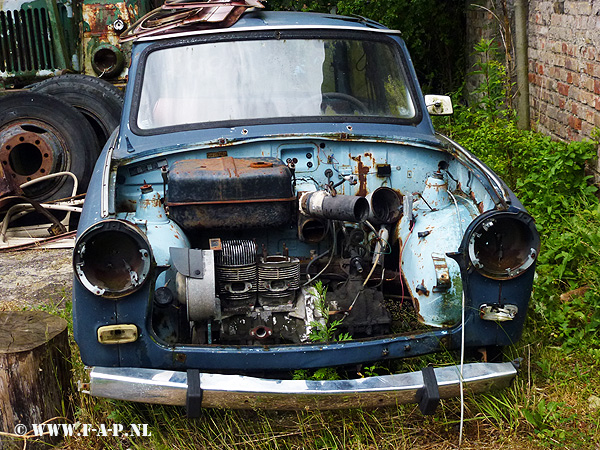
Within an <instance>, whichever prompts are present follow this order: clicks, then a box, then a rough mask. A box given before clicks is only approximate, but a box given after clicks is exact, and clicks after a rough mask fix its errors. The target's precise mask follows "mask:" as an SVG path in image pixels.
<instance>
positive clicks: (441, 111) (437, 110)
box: [425, 95, 454, 116]
mask: <svg viewBox="0 0 600 450" xmlns="http://www.w3.org/2000/svg"><path fill="white" fill-rule="evenodd" d="M425 106H427V111H428V112H429V114H430V115H432V116H450V115H452V113H453V112H454V109H453V108H452V99H451V98H450V97H448V96H447V95H426V96H425Z"/></svg>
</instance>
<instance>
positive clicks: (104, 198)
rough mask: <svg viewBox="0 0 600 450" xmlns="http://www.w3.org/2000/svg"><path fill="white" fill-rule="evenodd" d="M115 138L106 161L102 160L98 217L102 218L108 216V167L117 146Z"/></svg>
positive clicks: (107, 153)
mask: <svg viewBox="0 0 600 450" xmlns="http://www.w3.org/2000/svg"><path fill="white" fill-rule="evenodd" d="M117 136H118V133H117V134H116V135H115V138H114V139H113V141H112V143H111V144H110V147H109V148H108V151H107V152H106V159H105V160H104V167H103V168H102V187H101V192H100V216H101V217H102V218H106V217H108V214H109V209H110V208H109V199H110V196H109V192H108V189H109V186H110V166H111V163H112V155H113V152H114V150H115V147H116V146H117Z"/></svg>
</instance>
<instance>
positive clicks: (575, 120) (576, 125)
mask: <svg viewBox="0 0 600 450" xmlns="http://www.w3.org/2000/svg"><path fill="white" fill-rule="evenodd" d="M569 126H570V127H571V128H573V129H575V130H581V119H580V118H579V117H573V116H570V117H569Z"/></svg>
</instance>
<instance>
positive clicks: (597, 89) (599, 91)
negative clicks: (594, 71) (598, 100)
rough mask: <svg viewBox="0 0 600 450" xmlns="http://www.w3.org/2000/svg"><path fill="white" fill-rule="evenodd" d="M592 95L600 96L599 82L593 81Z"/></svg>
mask: <svg viewBox="0 0 600 450" xmlns="http://www.w3.org/2000/svg"><path fill="white" fill-rule="evenodd" d="M594 94H600V80H594Z"/></svg>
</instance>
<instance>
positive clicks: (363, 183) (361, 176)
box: [351, 153, 371, 197]
mask: <svg viewBox="0 0 600 450" xmlns="http://www.w3.org/2000/svg"><path fill="white" fill-rule="evenodd" d="M366 155H367V154H366V153H365V156H366ZM351 158H352V160H354V161H356V163H357V165H356V174H357V175H358V191H357V192H356V195H358V196H360V197H365V196H366V195H367V194H368V193H369V191H368V189H367V174H368V173H369V171H370V170H371V168H370V167H369V166H365V165H364V164H363V162H362V158H361V156H360V155H358V156H351Z"/></svg>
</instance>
